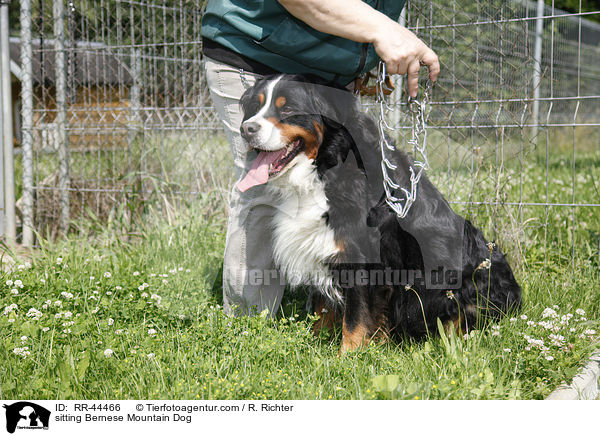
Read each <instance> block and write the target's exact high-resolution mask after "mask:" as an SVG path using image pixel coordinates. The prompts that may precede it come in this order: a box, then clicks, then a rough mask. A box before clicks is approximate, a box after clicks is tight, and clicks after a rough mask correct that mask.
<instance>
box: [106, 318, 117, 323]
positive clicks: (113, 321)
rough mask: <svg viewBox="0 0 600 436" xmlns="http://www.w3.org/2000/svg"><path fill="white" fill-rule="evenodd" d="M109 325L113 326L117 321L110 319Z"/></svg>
mask: <svg viewBox="0 0 600 436" xmlns="http://www.w3.org/2000/svg"><path fill="white" fill-rule="evenodd" d="M107 323H108V325H113V324H114V323H115V320H114V319H112V318H108V321H107Z"/></svg>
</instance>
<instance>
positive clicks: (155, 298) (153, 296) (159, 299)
mask: <svg viewBox="0 0 600 436" xmlns="http://www.w3.org/2000/svg"><path fill="white" fill-rule="evenodd" d="M150 299H151V300H156V304H158V305H160V302H161V301H162V297H161V296H160V295H158V294H152V295H151V296H150Z"/></svg>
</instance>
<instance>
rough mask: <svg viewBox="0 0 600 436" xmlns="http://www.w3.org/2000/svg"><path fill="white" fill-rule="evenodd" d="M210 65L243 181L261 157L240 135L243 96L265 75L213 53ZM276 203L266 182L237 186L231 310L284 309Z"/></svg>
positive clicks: (229, 244)
mask: <svg viewBox="0 0 600 436" xmlns="http://www.w3.org/2000/svg"><path fill="white" fill-rule="evenodd" d="M204 67H205V70H206V78H207V82H208V87H209V90H210V97H211V99H212V101H213V104H214V106H215V108H216V110H217V113H218V115H219V118H220V119H221V121H222V122H223V124H224V127H225V133H226V135H227V139H228V140H229V144H230V146H231V155H232V156H233V164H234V167H235V175H236V179H238V180H239V179H240V178H241V176H242V174H245V172H246V169H247V168H249V164H248V162H249V161H250V162H251V161H252V160H253V159H254V158H255V157H256V154H255V152H250V153H248V150H247V146H246V144H245V143H244V141H243V139H242V137H241V135H240V125H241V123H242V118H243V113H242V111H241V108H240V104H239V102H240V97H241V96H242V94H243V93H244V91H245V90H246V89H247V88H248V87H250V86H252V85H253V84H254V83H255V81H256V80H257V79H258V78H260V76H259V75H257V74H253V73H249V72H244V71H240V70H239V69H237V68H234V67H232V66H229V65H227V64H223V63H220V62H218V61H215V60H213V59H210V58H207V57H205V58H204ZM247 155H248V156H247ZM248 157H249V159H248ZM272 204H273V201H272V199H271V198H270V197H269V196H268V195H267V194H266V193H265V190H264V186H255V187H253V188H252V189H250V190H248V191H246V192H244V193H241V192H240V191H239V190H238V189H237V188H235V187H234V188H233V189H232V191H231V198H230V202H229V206H230V211H229V223H228V227H227V238H226V241H225V256H224V259H223V306H224V309H225V311H226V312H227V313H235V314H249V313H255V312H262V311H263V310H264V309H269V310H270V313H271V314H272V315H273V314H275V312H276V311H277V309H278V308H279V305H280V303H281V297H282V296H283V291H284V285H283V283H282V282H281V281H280V277H279V273H278V271H277V269H276V268H275V265H274V262H273V259H272V253H273V249H272V242H271V230H270V223H271V217H272V215H273V212H274V208H273V206H272Z"/></svg>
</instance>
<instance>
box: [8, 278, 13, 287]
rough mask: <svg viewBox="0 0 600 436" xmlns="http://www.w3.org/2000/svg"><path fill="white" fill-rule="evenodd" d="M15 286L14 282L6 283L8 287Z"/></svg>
mask: <svg viewBox="0 0 600 436" xmlns="http://www.w3.org/2000/svg"><path fill="white" fill-rule="evenodd" d="M13 284H14V282H13V281H12V280H10V279H9V280H7V281H6V286H8V287H11V286H12V285H13Z"/></svg>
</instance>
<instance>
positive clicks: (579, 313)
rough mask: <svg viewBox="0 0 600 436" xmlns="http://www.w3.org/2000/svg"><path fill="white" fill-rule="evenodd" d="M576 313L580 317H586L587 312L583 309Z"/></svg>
mask: <svg viewBox="0 0 600 436" xmlns="http://www.w3.org/2000/svg"><path fill="white" fill-rule="evenodd" d="M575 313H576V314H577V315H579V316H584V315H585V310H583V309H577V310H576V311H575Z"/></svg>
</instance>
